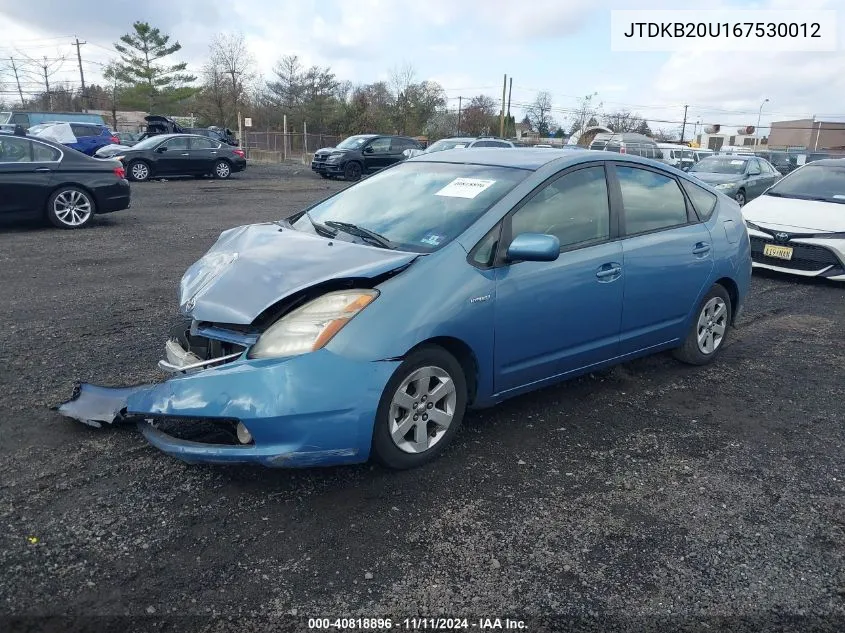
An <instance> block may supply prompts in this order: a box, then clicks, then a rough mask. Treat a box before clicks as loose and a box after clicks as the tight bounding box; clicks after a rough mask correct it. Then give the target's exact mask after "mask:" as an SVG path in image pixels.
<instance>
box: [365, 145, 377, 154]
mask: <svg viewBox="0 0 845 633" xmlns="http://www.w3.org/2000/svg"><path fill="white" fill-rule="evenodd" d="M373 152H375V150H374V149H373V146H372V145H367V146H366V147H365V148H364V154H372V153H373Z"/></svg>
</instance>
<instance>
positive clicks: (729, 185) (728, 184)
mask: <svg viewBox="0 0 845 633" xmlns="http://www.w3.org/2000/svg"><path fill="white" fill-rule="evenodd" d="M734 187H736V184H735V183H732V182H723V183H721V184H718V185H714V186H713V188H714V189H722V190H724V189H733V188H734Z"/></svg>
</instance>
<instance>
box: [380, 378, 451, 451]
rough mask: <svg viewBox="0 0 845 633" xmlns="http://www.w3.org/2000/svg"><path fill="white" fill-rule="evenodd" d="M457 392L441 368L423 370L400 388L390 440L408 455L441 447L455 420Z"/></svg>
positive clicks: (392, 414) (393, 407)
mask: <svg viewBox="0 0 845 633" xmlns="http://www.w3.org/2000/svg"><path fill="white" fill-rule="evenodd" d="M456 404H457V390H456V388H455V383H454V381H453V380H452V377H451V376H450V375H449V374H448V373H447V372H446V371H444V370H443V369H441V368H440V367H420V368H419V369H417V370H415V371H413V372H411V374H409V375H408V377H407V378H405V380H403V381H402V383H401V384H400V385H399V387H398V388H397V390H396V393H395V394H394V395H393V399H392V400H391V403H390V418H389V423H390V429H389V430H390V437H391V439H392V440H393V443H394V444H395V445H396V446H397V448H399V449H400V450H402V451H404V452H406V453H424V452H425V451H427V450H429V449H430V448H432V447H433V446H434V445H435V444H437V443H438V442H439V441H440V440H441V439H443V436H444V435H445V434H446V431H447V430H448V429H449V426H450V425H451V424H452V421H453V420H454V418H455V406H456Z"/></svg>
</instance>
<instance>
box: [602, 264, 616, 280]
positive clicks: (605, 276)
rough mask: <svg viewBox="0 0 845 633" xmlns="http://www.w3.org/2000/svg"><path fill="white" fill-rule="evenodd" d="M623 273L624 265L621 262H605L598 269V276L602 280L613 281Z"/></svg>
mask: <svg viewBox="0 0 845 633" xmlns="http://www.w3.org/2000/svg"><path fill="white" fill-rule="evenodd" d="M621 274H622V266H620V265H619V264H604V265H603V266H601V267H600V268H599V269H598V270H597V271H596V277H598V279H599V280H600V281H613V280H614V279H617V278H618V277H619V276H620V275H621Z"/></svg>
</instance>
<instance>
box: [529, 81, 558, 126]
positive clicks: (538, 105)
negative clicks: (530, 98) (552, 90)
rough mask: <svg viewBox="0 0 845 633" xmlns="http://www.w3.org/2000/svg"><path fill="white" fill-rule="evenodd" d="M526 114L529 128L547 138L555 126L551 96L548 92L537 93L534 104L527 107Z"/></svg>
mask: <svg viewBox="0 0 845 633" xmlns="http://www.w3.org/2000/svg"><path fill="white" fill-rule="evenodd" d="M527 114H528V120H529V121H531V127H532V128H533V129H534V130H536V131H537V133H538V134H540V136H548V134H549V132H551V130H552V127H554V125H555V120H554V117H552V95H550V94H549V93H548V92H538V93H537V96H536V98H535V99H534V102H533V103H532V104H531V105H530V106H528V112H527Z"/></svg>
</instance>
